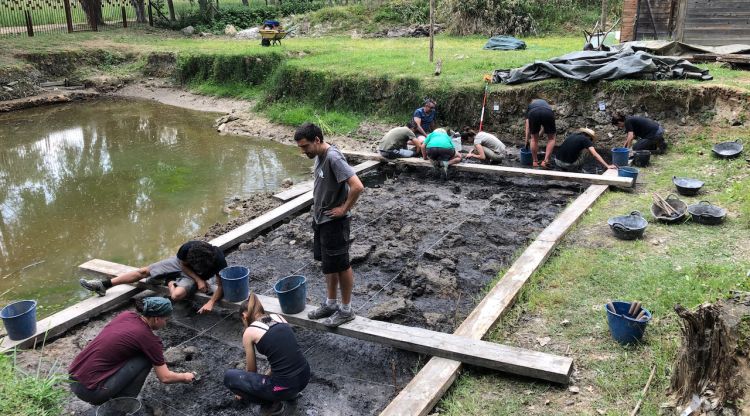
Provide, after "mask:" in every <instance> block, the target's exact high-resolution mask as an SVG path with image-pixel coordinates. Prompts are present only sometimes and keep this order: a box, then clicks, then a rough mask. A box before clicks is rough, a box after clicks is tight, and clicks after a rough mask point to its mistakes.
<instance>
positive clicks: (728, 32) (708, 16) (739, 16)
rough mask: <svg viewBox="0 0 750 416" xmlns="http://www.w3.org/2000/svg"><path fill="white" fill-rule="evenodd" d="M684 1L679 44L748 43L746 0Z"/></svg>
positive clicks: (749, 6) (749, 24)
mask: <svg viewBox="0 0 750 416" xmlns="http://www.w3.org/2000/svg"><path fill="white" fill-rule="evenodd" d="M683 1H687V12H686V14H685V22H684V27H683V29H682V33H683V37H682V41H683V42H685V43H696V44H699V45H728V44H732V43H745V44H750V0H683Z"/></svg>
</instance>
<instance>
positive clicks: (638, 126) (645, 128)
mask: <svg viewBox="0 0 750 416" xmlns="http://www.w3.org/2000/svg"><path fill="white" fill-rule="evenodd" d="M631 131H632V132H633V134H634V135H635V136H636V137H640V138H641V139H647V140H651V139H654V138H656V135H657V134H658V133H659V123H657V122H655V121H654V120H651V119H648V118H646V117H641V116H630V117H625V132H626V133H630V132H631Z"/></svg>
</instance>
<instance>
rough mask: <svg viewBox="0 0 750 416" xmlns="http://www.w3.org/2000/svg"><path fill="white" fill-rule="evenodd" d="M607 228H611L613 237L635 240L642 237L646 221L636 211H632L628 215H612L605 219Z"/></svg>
mask: <svg viewBox="0 0 750 416" xmlns="http://www.w3.org/2000/svg"><path fill="white" fill-rule="evenodd" d="M607 224H609V228H611V229H612V232H613V233H614V235H615V237H617V238H619V239H620V240H635V239H636V238H641V237H643V232H644V231H645V230H646V226H648V221H646V219H645V218H643V216H642V215H641V213H640V212H638V211H633V212H631V213H630V215H622V216H619V217H612V218H610V219H609V220H607Z"/></svg>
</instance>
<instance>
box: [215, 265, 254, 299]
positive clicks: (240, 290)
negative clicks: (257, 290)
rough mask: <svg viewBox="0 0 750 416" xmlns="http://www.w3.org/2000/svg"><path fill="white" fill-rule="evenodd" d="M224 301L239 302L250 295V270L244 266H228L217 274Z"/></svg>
mask: <svg viewBox="0 0 750 416" xmlns="http://www.w3.org/2000/svg"><path fill="white" fill-rule="evenodd" d="M219 276H221V288H222V290H223V291H224V300H227V301H229V302H241V301H243V300H245V299H247V296H248V295H249V294H250V279H249V277H250V269H248V268H247V267H245V266H230V267H227V268H225V269H223V270H222V271H220V272H219Z"/></svg>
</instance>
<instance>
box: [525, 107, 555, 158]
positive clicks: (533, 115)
mask: <svg viewBox="0 0 750 416" xmlns="http://www.w3.org/2000/svg"><path fill="white" fill-rule="evenodd" d="M542 127H544V133H545V134H546V135H547V148H546V149H545V153H544V160H543V161H542V163H541V166H542V167H543V168H547V166H548V165H549V160H550V157H551V156H552V151H553V150H555V136H556V134H557V127H556V126H555V113H554V111H552V107H550V105H549V104H548V103H547V102H546V101H544V100H542V99H540V98H537V99H534V100H531V104H529V106H528V108H526V142H527V143H528V142H529V137H530V138H531V160H532V161H533V163H532V166H533V167H535V168H536V167H539V166H540V164H539V162H538V160H537V153H538V152H539V142H538V140H539V134H540V133H541V130H542Z"/></svg>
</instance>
